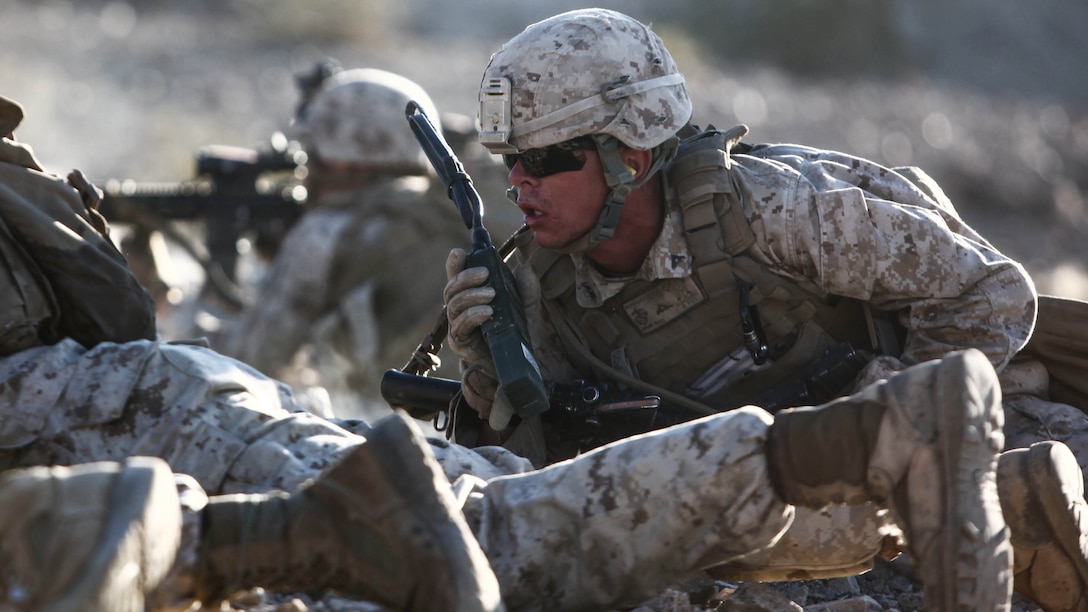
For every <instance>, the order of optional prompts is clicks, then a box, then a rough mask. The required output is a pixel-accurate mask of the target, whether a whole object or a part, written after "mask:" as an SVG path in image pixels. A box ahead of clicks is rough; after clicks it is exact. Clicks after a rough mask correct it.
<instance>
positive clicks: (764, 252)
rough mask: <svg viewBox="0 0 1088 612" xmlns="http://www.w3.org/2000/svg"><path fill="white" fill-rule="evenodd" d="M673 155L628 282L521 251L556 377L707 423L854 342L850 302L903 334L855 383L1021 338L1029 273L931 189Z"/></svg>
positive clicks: (766, 155)
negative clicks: (666, 395)
mask: <svg viewBox="0 0 1088 612" xmlns="http://www.w3.org/2000/svg"><path fill="white" fill-rule="evenodd" d="M727 146H728V145H727ZM681 151H682V152H681V154H680V156H679V157H678V159H677V160H676V161H675V162H674V163H673V165H672V168H671V169H670V170H669V171H668V172H667V180H666V186H665V192H666V201H667V204H666V206H667V217H666V220H665V224H664V228H663V230H662V232H661V234H660V236H659V238H658V240H657V242H656V243H655V244H654V245H653V247H652V248H651V250H650V253H649V255H648V256H647V258H646V260H645V262H644V264H643V266H642V267H641V269H640V270H639V271H638V272H637V273H636V274H635V275H633V276H631V277H628V278H615V277H610V276H606V275H604V274H602V273H601V272H600V271H599V270H598V269H596V268H595V267H594V265H593V264H592V262H590V260H589V259H588V258H586V257H585V256H584V255H577V254H576V255H569V256H567V255H561V254H558V253H554V252H550V251H545V250H543V249H540V248H539V247H536V246H535V244H533V243H532V241H531V240H530V239H529V236H528V235H526V236H525V237H524V238H523V240H522V242H521V245H520V247H521V249H520V252H519V256H518V259H519V260H520V261H522V262H524V261H528V262H529V263H530V264H531V265H532V266H533V268H534V270H535V271H536V273H537V274H538V276H540V278H541V287H542V295H543V305H544V308H543V312H544V315H543V316H544V318H545V320H546V321H545V322H546V323H547V324H546V325H538V326H537V327H536V328H535V329H534V330H533V333H534V344H538V345H539V346H538V347H537V351H538V353H539V355H538V357H539V358H540V361H541V365H542V368H543V370H544V372H545V374H546V375H547V376H549V377H551V378H552V379H553V380H562V379H569V378H585V377H589V376H592V375H594V374H596V375H597V376H600V377H602V378H606V379H607V378H609V377H610V374H614V372H615V371H619V372H621V373H622V374H625V375H628V376H630V377H633V378H634V379H638V380H642V381H646V382H649V383H652V384H654V385H657V386H659V387H662V388H664V389H666V390H668V391H671V392H674V393H676V394H677V395H679V396H683V397H688V398H699V399H700V400H701V401H702V402H703V403H704V404H705V406H709V407H711V408H712V409H715V410H720V409H726V408H732V407H735V406H738V405H741V404H743V403H755V402H754V401H753V399H754V398H758V397H759V393H760V392H763V391H766V390H767V388H769V387H774V386H775V385H778V384H780V383H781V382H782V381H784V380H787V379H789V378H791V377H795V376H797V373H798V371H799V369H801V368H803V366H804V365H805V363H806V362H807V361H810V360H811V359H812V357H813V356H814V355H818V354H819V353H820V352H821V351H824V350H827V348H828V347H829V346H830V345H831V343H833V342H840V341H851V342H853V343H854V344H855V345H861V346H865V343H866V341H867V338H868V336H869V334H868V330H867V324H866V322H865V319H864V317H863V315H862V310H860V309H859V305H861V304H867V305H868V306H869V307H870V308H872V309H873V310H875V311H878V312H880V311H882V312H886V313H889V314H890V315H891V316H892V317H893V318H894V319H895V320H896V321H897V323H898V324H899V325H900V326H901V328H902V329H904V330H905V338H904V339H903V342H902V346H901V350H899V351H897V352H896V354H895V355H894V356H884V357H880V358H878V359H876V360H874V361H872V362H870V363H869V367H868V368H867V370H866V372H864V373H863V374H862V376H861V378H860V380H862V381H866V380H871V379H874V378H879V377H883V376H885V375H886V374H887V373H888V372H889V371H895V370H899V369H902V368H903V367H904V365H909V364H914V363H919V362H922V361H927V360H930V359H934V358H937V357H940V356H942V355H944V354H946V353H948V352H950V351H953V350H956V349H963V348H968V347H974V348H977V349H979V350H981V351H982V352H984V353H985V354H986V356H987V357H988V358H989V359H990V361H991V363H993V365H994V366H995V367H996V368H998V369H1001V368H1002V367H1004V366H1005V365H1006V364H1007V363H1008V362H1009V360H1010V359H1011V358H1012V357H1013V355H1015V354H1016V352H1017V351H1018V350H1019V349H1020V348H1021V347H1022V346H1023V345H1024V344H1025V343H1026V341H1027V339H1028V337H1029V336H1030V333H1031V330H1032V326H1033V323H1034V320H1035V310H1036V298H1037V296H1036V294H1035V289H1034V286H1033V284H1032V282H1031V280H1030V278H1029V277H1028V275H1027V274H1026V272H1025V271H1024V269H1023V268H1022V267H1021V266H1020V265H1019V264H1018V263H1016V262H1014V261H1012V260H1010V259H1009V258H1008V257H1006V256H1004V255H1003V254H1001V253H1000V252H999V251H997V250H996V249H995V248H994V247H993V246H992V245H990V244H989V243H988V242H987V241H986V240H985V239H983V238H982V237H981V236H979V235H978V234H977V233H976V232H975V231H974V230H972V229H971V228H970V227H969V226H967V225H966V224H965V223H963V222H962V220H961V219H960V218H959V217H958V216H957V215H956V213H955V211H954V209H952V207H951V205H950V203H947V202H946V203H944V204H942V203H941V200H942V199H943V194H940V196H935V197H936V199H935V197H931V196H930V195H929V193H928V192H926V191H923V190H922V189H920V188H919V186H918V185H916V184H915V183H914V182H912V181H911V180H909V179H907V178H906V176H905V175H904V174H903V173H900V172H896V171H893V170H891V169H888V168H884V167H881V166H879V165H877V164H875V163H873V162H870V161H867V160H863V159H859V158H856V157H851V156H849V155H845V154H842V153H836V152H831V151H822V150H816V149H811V148H807V147H803V146H797V145H756V146H741V147H740V148H739V149H738V150H736V151H734V152H733V153H732V154H723V153H724V151H722V150H720V149H719V150H718V152H717V153H716V154H713V155H711V156H710V158H709V159H711V160H716V161H712V162H711V163H703V162H700V164H698V165H700V166H701V167H698V168H695V169H694V170H693V169H692V168H691V167H687V168H684V166H683V163H684V159H685V157H684V155H685V154H684V152H683V151H684V149H683V148H682V149H681ZM738 151H739V152H738ZM678 168H684V169H683V170H682V171H678ZM742 285H744V286H747V287H750V295H749V296H748V299H749V303H750V305H751V306H752V307H758V312H759V316H760V318H761V319H762V324H761V327H762V331H763V333H764V335H765V337H766V341H767V344H768V347H769V350H770V353H769V357H770V359H769V363H768V364H765V365H763V366H756V365H755V364H753V362H752V360H751V359H750V358H748V357H747V355H746V353H747V352H748V351H746V350H745V346H744V342H743V332H742V326H741V318H740V314H741V311H742V310H743V306H742V305H739V304H738V302H740V301H741V300H740V299H739V298H740V295H739V294H740V290H739V288H740V287H741V286H742ZM802 345H803V346H802ZM587 349H588V352H589V353H590V354H589V355H587ZM602 364H605V365H607V366H611V368H613V370H611V371H607V370H606V371H605V372H603V373H602V369H604V368H602ZM594 371H595V372H594Z"/></svg>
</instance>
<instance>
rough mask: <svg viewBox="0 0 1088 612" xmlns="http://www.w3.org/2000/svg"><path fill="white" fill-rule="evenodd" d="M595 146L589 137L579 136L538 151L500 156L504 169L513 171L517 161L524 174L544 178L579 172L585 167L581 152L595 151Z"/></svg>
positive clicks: (583, 154) (584, 156)
mask: <svg viewBox="0 0 1088 612" xmlns="http://www.w3.org/2000/svg"><path fill="white" fill-rule="evenodd" d="M596 147H597V145H596V144H595V143H594V142H593V138H591V137H589V136H579V137H578V138H574V139H571V140H568V141H566V142H561V143H559V144H553V145H551V146H547V147H541V148H539V149H529V150H528V151H523V152H521V153H512V154H506V155H503V156H502V160H503V161H504V162H506V167H507V168H510V169H513V168H514V165H515V164H517V163H518V162H519V161H520V162H521V167H522V169H523V170H525V173H526V174H528V175H529V176H531V177H534V178H544V177H545V176H551V175H553V174H558V173H560V172H573V171H575V170H581V169H582V166H585V165H586V154H585V153H583V152H582V151H586V150H591V149H595V148H596Z"/></svg>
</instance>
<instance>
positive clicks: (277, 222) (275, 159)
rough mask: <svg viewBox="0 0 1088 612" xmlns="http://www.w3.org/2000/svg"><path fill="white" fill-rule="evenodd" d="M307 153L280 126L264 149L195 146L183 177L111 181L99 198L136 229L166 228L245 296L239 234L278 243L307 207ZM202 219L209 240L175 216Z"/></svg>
mask: <svg viewBox="0 0 1088 612" xmlns="http://www.w3.org/2000/svg"><path fill="white" fill-rule="evenodd" d="M305 163H306V154H305V152H303V151H302V149H301V147H300V146H299V145H298V143H297V142H290V141H288V140H287V138H286V137H285V136H284V135H283V134H281V133H278V132H277V133H276V134H274V135H273V137H272V139H271V146H270V147H269V148H267V149H263V150H254V149H246V148H241V147H231V146H226V145H206V146H203V147H200V149H198V150H197V153H196V173H195V174H196V176H195V178H193V179H190V180H185V181H177V182H159V183H154V182H137V181H134V180H131V179H125V180H118V179H110V180H107V181H105V182H104V188H103V192H104V197H103V198H102V201H101V203H100V204H99V208H98V210H99V212H101V213H102V214H103V215H104V216H105V217H106V219H108V220H109V221H110V222H116V223H123V224H129V225H131V226H133V227H134V230H135V231H136V232H137V233H150V232H151V231H159V232H162V233H163V234H164V235H165V236H167V237H169V238H170V239H171V240H172V241H174V242H175V243H177V244H178V245H180V246H181V247H182V248H183V249H185V250H186V251H187V252H188V253H189V255H191V256H192V257H193V258H194V259H195V260H196V261H197V262H198V263H200V265H201V266H202V267H203V268H204V271H205V273H206V276H207V278H208V281H209V283H208V284H209V286H210V287H211V288H212V289H213V290H214V291H216V293H217V294H218V295H219V297H221V298H223V299H224V300H226V302H227V303H228V304H230V305H231V306H234V307H236V308H239V309H240V308H241V307H242V306H243V305H244V304H243V303H242V300H241V298H240V297H239V293H238V290H237V288H236V285H235V283H236V281H237V271H236V267H237V263H238V248H237V245H238V240H239V239H240V238H242V237H243V236H247V235H251V236H253V237H254V238H255V242H256V245H257V248H258V250H266V251H269V250H274V247H275V245H276V244H278V240H279V239H280V238H282V236H283V235H284V234H285V233H286V231H287V230H288V229H289V228H290V227H291V226H292V225H293V224H294V223H295V221H297V220H298V218H299V217H300V216H301V215H302V212H303V204H304V202H305V199H306V190H305V188H304V187H302V185H301V184H300V182H299V178H298V177H299V176H300V175H301V172H300V169H301V168H302V167H303V166H304V164H305ZM178 221H194V222H198V223H199V224H200V225H201V226H202V227H203V233H204V237H203V238H204V240H203V244H201V243H200V242H197V241H194V240H193V239H191V238H189V237H188V236H187V235H185V234H184V233H183V232H180V231H178V229H177V227H176V226H175V222H178Z"/></svg>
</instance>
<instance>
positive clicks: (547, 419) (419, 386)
mask: <svg viewBox="0 0 1088 612" xmlns="http://www.w3.org/2000/svg"><path fill="white" fill-rule="evenodd" d="M381 394H382V398H383V399H385V401H386V402H388V403H389V405H390V406H391V407H393V408H397V409H400V410H404V411H405V412H407V413H408V415H409V416H411V417H413V418H416V419H422V420H429V419H432V418H434V419H435V427H436V429H438V430H439V431H442V430H444V429H447V427H448V426H449V424H450V421H453V426H454V427H456V426H458V425H459V424H460V423H458V422H456V421H458V420H459V419H453V418H448V419H447V423H446V425H441V426H440V421H439V419H438V418H437V417H435V415H436V414H445V415H447V417H448V416H449V415H451V414H453V413H455V412H457V411H459V410H461V407H460V406H459V404H460V403H461V381H459V380H451V379H447V378H439V377H434V376H420V375H418V374H411V373H408V372H404V371H401V370H386V372H385V374H384V375H383V376H382V380H381ZM547 398H548V399H547V401H548V409H547V411H546V412H545V413H544V414H543V415H542V419H543V422H544V425H545V429H544V432H545V436H546V438H547V442H548V444H549V447H550V448H553V449H554V448H562V447H570V446H571V445H572V444H573V445H574V447H575V448H576V450H577V451H579V452H584V451H587V450H590V449H592V448H596V447H597V446H601V445H602V444H607V443H608V442H612V441H614V440H618V439H620V438H624V437H627V436H631V435H635V434H639V433H644V432H647V431H651V430H653V429H659V428H662V427H667V426H669V425H673V424H676V423H679V422H682V421H686V420H689V419H691V418H694V416H697V415H692V414H690V413H688V412H686V411H683V410H682V409H678V408H676V407H671V406H668V405H662V402H661V397H660V396H657V395H644V394H640V393H638V392H636V391H619V390H613V389H612V388H611V387H610V386H609V385H607V384H604V383H593V382H590V381H587V380H575V381H573V382H570V383H557V384H554V385H552V386H551V388H550V389H549V391H548V394H547ZM468 412H470V413H472V414H475V413H474V412H472V411H471V410H468Z"/></svg>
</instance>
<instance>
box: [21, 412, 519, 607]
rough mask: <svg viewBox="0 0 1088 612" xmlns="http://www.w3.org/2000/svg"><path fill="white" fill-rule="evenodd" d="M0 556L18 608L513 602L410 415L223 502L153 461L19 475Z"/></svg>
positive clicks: (30, 470)
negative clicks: (311, 472)
mask: <svg viewBox="0 0 1088 612" xmlns="http://www.w3.org/2000/svg"><path fill="white" fill-rule="evenodd" d="M179 492H180V495H179ZM179 508H183V509H184V513H182V512H179ZM183 514H184V517H185V518H184V520H183V519H182V516H183ZM179 542H180V546H179ZM0 560H2V561H3V563H0V601H2V602H4V603H7V604H10V605H11V606H12V607H13V608H14V609H19V610H42V609H46V610H51V611H54V612H62V611H67V610H71V611H72V612H76V611H83V610H91V611H101V612H107V611H108V612H116V611H119V612H129V611H131V612H139V611H142V610H144V609H145V606H146V607H148V608H151V609H159V608H163V607H167V608H170V609H181V608H185V607H188V605H189V603H191V602H192V601H193V600H194V599H195V600H199V601H201V602H203V603H205V604H215V603H218V602H219V601H220V600H221V599H223V598H225V597H227V596H229V595H230V594H232V593H234V592H235V591H238V590H241V589H247V588H252V587H256V586H261V587H264V588H266V589H268V590H272V591H278V592H295V591H300V590H305V591H319V590H325V589H332V590H336V591H339V592H340V593H342V594H344V595H349V596H355V597H360V598H363V599H366V600H369V601H373V602H377V603H381V604H384V605H387V606H390V607H392V608H395V609H398V610H427V611H434V612H437V611H440V610H441V611H443V612H444V611H447V610H454V611H457V610H461V611H485V610H499V609H501V607H502V606H501V603H500V601H499V588H498V584H497V583H496V581H495V577H494V574H493V573H492V572H491V570H490V568H489V567H488V565H487V560H486V558H485V557H484V555H483V552H482V551H481V550H480V548H479V545H478V544H477V543H476V541H475V540H474V539H473V537H472V534H471V532H470V531H469V529H468V526H467V525H466V524H465V522H464V519H463V517H462V515H461V513H460V511H459V509H458V508H457V507H456V505H455V502H454V498H453V496H452V493H451V492H450V488H449V482H448V481H447V480H446V479H445V477H444V476H443V475H442V473H441V471H440V470H439V468H438V465H437V463H436V462H435V460H434V457H433V455H432V454H431V453H430V450H429V446H428V444H427V442H426V441H425V439H424V438H423V437H422V436H420V435H419V432H418V430H417V429H416V428H415V427H414V426H413V425H412V424H410V423H409V422H408V420H407V419H404V418H402V417H399V416H393V417H390V418H389V419H387V420H386V421H383V422H381V423H379V424H378V425H377V426H376V427H375V428H374V429H373V430H372V432H371V435H370V437H369V439H368V441H367V442H366V443H365V444H361V445H358V446H357V447H356V448H355V449H354V450H352V451H351V452H350V453H348V455H347V456H346V457H344V459H343V461H341V462H340V463H339V464H338V465H337V466H336V467H334V468H333V469H331V470H329V471H328V472H326V473H325V474H323V475H321V476H320V477H318V478H317V479H316V480H315V481H313V482H310V483H307V484H305V485H303V487H301V489H300V490H298V491H296V492H294V493H291V494H288V493H283V492H269V493H263V494H236V495H221V496H213V497H211V498H209V497H208V496H207V495H206V494H205V493H204V492H203V490H202V489H200V487H199V485H197V484H196V481H195V480H193V479H192V478H190V477H188V476H183V475H179V476H178V477H177V478H176V479H175V475H174V474H173V473H172V472H171V471H170V470H169V467H168V466H167V464H166V463H165V462H164V461H162V460H161V459H158V458H149V457H138V458H131V459H128V460H127V461H126V462H124V463H116V462H100V463H95V464H87V465H83V466H79V467H76V468H27V469H22V470H13V471H11V472H9V473H8V474H6V475H5V476H4V477H3V478H2V479H0ZM167 570H170V571H169V572H168V571H167ZM5 609H7V608H5Z"/></svg>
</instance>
